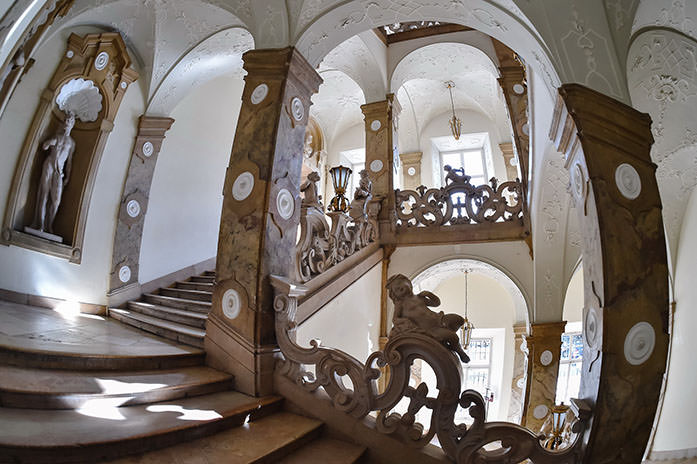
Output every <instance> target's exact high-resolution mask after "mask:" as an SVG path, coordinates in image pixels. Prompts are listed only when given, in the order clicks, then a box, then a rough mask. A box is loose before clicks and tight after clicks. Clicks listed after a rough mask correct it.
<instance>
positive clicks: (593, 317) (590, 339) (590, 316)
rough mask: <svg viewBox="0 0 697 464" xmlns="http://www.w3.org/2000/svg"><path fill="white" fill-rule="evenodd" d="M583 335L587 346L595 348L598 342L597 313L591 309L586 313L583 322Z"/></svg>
mask: <svg viewBox="0 0 697 464" xmlns="http://www.w3.org/2000/svg"><path fill="white" fill-rule="evenodd" d="M583 333H584V335H585V337H586V343H587V344H588V346H589V347H591V348H595V346H596V342H597V341H598V313H597V311H596V310H595V308H593V307H590V308H589V309H588V312H586V319H585V321H584V322H583Z"/></svg>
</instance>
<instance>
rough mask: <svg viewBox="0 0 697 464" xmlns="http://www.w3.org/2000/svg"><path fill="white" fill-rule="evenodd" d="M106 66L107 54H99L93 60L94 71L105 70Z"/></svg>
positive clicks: (107, 62)
mask: <svg viewBox="0 0 697 464" xmlns="http://www.w3.org/2000/svg"><path fill="white" fill-rule="evenodd" d="M107 64H109V54H108V53H107V52H101V53H100V54H99V55H97V58H95V60H94V69H96V70H97V71H101V70H102V69H104V68H106V65H107Z"/></svg>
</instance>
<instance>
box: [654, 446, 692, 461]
mask: <svg viewBox="0 0 697 464" xmlns="http://www.w3.org/2000/svg"><path fill="white" fill-rule="evenodd" d="M666 461H674V462H675V463H676V464H677V463H678V462H679V463H681V464H682V463H697V448H687V449H680V450H668V451H652V452H651V454H650V455H649V460H648V461H646V462H666Z"/></svg>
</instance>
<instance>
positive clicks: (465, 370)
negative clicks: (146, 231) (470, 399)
mask: <svg viewBox="0 0 697 464" xmlns="http://www.w3.org/2000/svg"><path fill="white" fill-rule="evenodd" d="M491 347H492V339H491V338H473V339H471V340H470V345H469V347H468V348H467V355H468V356H469V357H470V362H469V363H468V364H465V363H463V364H462V383H463V385H462V389H463V390H468V389H469V390H477V391H478V392H479V393H481V395H482V396H483V397H484V398H485V399H486V397H487V395H488V394H490V392H491V382H490V378H491V352H492V350H491ZM488 406H489V403H488V402H487V411H488ZM471 421H472V418H471V417H470V416H469V414H468V413H467V411H465V410H463V409H461V408H460V409H458V412H457V414H456V416H455V422H466V423H470V422H471Z"/></svg>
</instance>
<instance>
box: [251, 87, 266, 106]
mask: <svg viewBox="0 0 697 464" xmlns="http://www.w3.org/2000/svg"><path fill="white" fill-rule="evenodd" d="M268 94H269V86H268V85H266V84H259V85H257V86H256V87H255V88H254V90H253V91H252V96H251V98H250V99H251V100H252V105H258V104H259V103H261V102H263V101H264V99H265V98H266V96H267V95H268Z"/></svg>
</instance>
